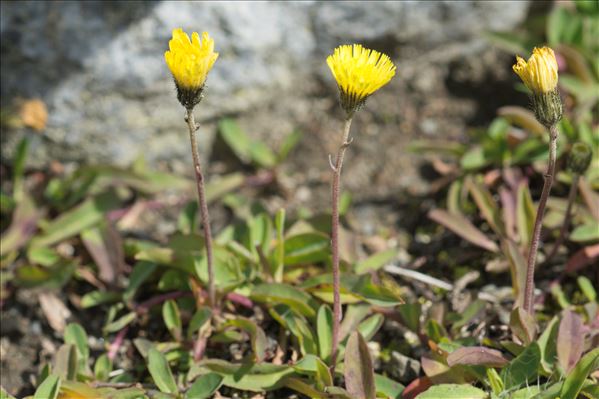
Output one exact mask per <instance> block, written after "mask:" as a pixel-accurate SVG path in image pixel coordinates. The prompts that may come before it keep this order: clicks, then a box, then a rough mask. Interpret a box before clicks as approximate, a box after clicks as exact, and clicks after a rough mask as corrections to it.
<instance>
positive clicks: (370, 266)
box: [354, 249, 397, 274]
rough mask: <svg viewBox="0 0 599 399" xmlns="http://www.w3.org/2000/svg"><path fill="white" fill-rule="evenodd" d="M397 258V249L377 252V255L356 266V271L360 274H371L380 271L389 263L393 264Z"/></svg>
mask: <svg viewBox="0 0 599 399" xmlns="http://www.w3.org/2000/svg"><path fill="white" fill-rule="evenodd" d="M396 256H397V249H388V250H386V251H382V252H377V253H376V254H374V255H372V256H370V257H368V258H367V259H364V260H362V261H360V262H358V263H356V265H355V266H354V271H355V272H356V273H358V274H364V273H369V272H371V271H376V270H379V269H380V268H381V267H383V266H385V265H386V264H387V263H389V262H391V261H392V260H393V259H394V258H395V257H396Z"/></svg>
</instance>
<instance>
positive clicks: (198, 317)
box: [187, 306, 212, 339]
mask: <svg viewBox="0 0 599 399" xmlns="http://www.w3.org/2000/svg"><path fill="white" fill-rule="evenodd" d="M211 317H212V311H211V310H210V308H209V307H207V306H204V307H201V308H198V310H197V311H196V312H195V313H194V315H193V317H192V318H191V320H190V321H189V325H188V326H187V338H188V339H191V337H192V336H193V334H195V333H196V332H197V331H198V330H200V329H201V328H202V327H203V326H204V325H205V324H206V323H208V322H209V321H210V318H211Z"/></svg>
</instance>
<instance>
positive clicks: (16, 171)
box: [12, 137, 29, 202]
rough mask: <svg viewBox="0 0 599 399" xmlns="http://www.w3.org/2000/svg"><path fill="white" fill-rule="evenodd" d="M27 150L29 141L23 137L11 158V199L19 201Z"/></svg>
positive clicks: (21, 194)
mask: <svg viewBox="0 0 599 399" xmlns="http://www.w3.org/2000/svg"><path fill="white" fill-rule="evenodd" d="M28 149H29V140H28V139H27V137H23V139H22V140H21V141H19V144H18V145H17V148H16V151H15V156H14V158H13V162H12V165H13V198H14V199H15V201H17V202H18V201H20V200H21V199H22V196H23V176H24V174H25V162H26V161H27V152H28Z"/></svg>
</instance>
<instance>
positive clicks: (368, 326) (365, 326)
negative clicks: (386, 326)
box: [358, 314, 385, 341]
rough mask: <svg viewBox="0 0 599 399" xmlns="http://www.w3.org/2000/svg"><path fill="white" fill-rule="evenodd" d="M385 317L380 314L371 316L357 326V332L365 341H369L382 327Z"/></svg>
mask: <svg viewBox="0 0 599 399" xmlns="http://www.w3.org/2000/svg"><path fill="white" fill-rule="evenodd" d="M384 321H385V317H384V316H383V315H382V314H373V315H372V316H370V317H369V318H367V319H366V320H364V321H362V322H361V323H360V324H359V325H358V331H359V332H360V334H362V336H363V337H364V339H365V340H367V341H368V340H370V339H371V338H372V337H374V335H375V334H376V333H377V331H378V330H379V329H380V328H381V326H382V325H383V322H384Z"/></svg>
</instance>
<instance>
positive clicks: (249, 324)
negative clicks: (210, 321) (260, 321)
mask: <svg viewBox="0 0 599 399" xmlns="http://www.w3.org/2000/svg"><path fill="white" fill-rule="evenodd" d="M224 326H225V327H227V326H235V327H237V328H240V329H242V330H244V331H245V332H247V333H248V334H249V335H250V339H251V342H252V351H253V352H254V355H255V361H256V362H261V361H262V360H264V356H265V355H266V347H267V345H268V342H267V340H266V334H264V330H262V328H260V327H258V325H257V324H256V323H254V322H253V321H251V320H250V319H246V318H243V317H237V318H235V319H232V320H228V321H227V322H226V323H225V325H224Z"/></svg>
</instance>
